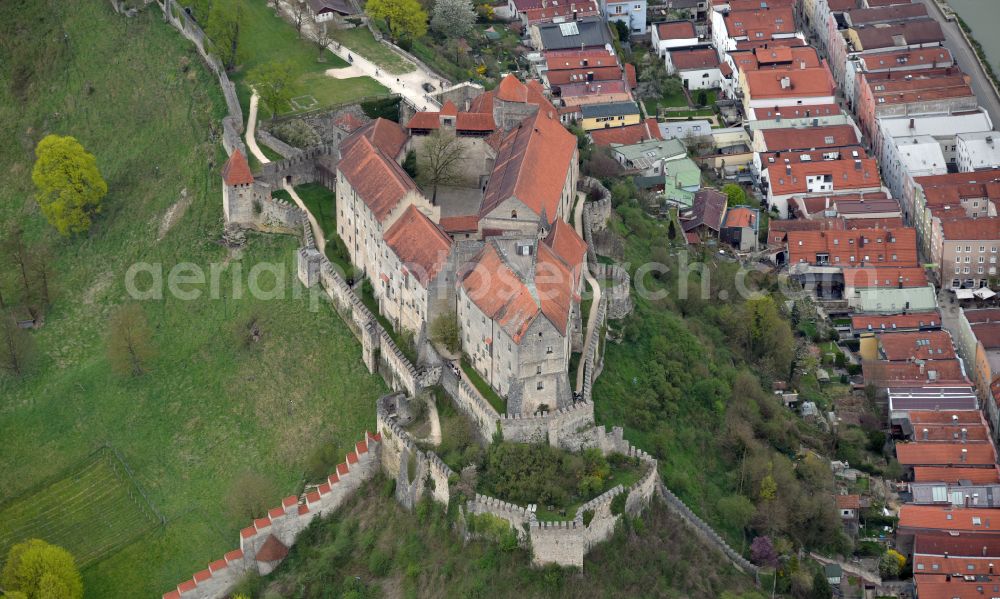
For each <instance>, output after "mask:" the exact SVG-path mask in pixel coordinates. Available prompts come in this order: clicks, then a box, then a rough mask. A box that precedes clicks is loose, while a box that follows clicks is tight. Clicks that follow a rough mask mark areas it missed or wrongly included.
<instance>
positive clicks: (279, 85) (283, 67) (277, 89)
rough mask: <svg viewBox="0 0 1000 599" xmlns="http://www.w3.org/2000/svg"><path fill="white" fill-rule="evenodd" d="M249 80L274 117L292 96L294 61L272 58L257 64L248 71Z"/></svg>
mask: <svg viewBox="0 0 1000 599" xmlns="http://www.w3.org/2000/svg"><path fill="white" fill-rule="evenodd" d="M247 81H248V82H249V84H250V87H252V88H253V89H254V91H256V92H257V95H258V96H260V100H261V102H263V103H264V106H267V109H268V110H269V111H270V112H271V118H272V119H273V118H274V117H276V116H277V115H278V113H279V112H280V111H281V110H282V109H284V108H285V107H286V106H287V105H288V101H289V100H291V98H292V82H293V81H294V74H293V72H292V63H291V62H289V61H287V60H272V61H270V62H265V63H263V64H260V65H257V66H256V67H254V68H253V69H251V70H250V72H249V73H247Z"/></svg>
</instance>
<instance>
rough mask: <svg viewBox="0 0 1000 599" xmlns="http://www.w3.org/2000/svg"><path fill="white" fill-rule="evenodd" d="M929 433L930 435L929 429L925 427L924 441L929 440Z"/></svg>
mask: <svg viewBox="0 0 1000 599" xmlns="http://www.w3.org/2000/svg"><path fill="white" fill-rule="evenodd" d="M928 435H929V431H928V430H927V429H926V428H925V429H924V441H928V440H929V439H928V438H927V437H928Z"/></svg>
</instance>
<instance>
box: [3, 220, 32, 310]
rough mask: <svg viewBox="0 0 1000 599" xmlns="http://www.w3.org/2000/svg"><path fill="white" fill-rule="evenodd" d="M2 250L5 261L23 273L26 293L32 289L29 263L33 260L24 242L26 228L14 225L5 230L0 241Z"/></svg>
mask: <svg viewBox="0 0 1000 599" xmlns="http://www.w3.org/2000/svg"><path fill="white" fill-rule="evenodd" d="M0 252H2V254H3V258H4V261H5V262H7V263H8V264H10V265H11V266H13V267H14V269H15V270H17V272H18V273H19V274H20V275H21V283H22V285H23V286H24V293H25V294H28V293H29V292H30V291H31V282H30V278H29V277H28V269H29V264H30V262H31V258H30V252H29V251H28V247H27V246H26V245H25V244H24V230H23V229H21V227H20V225H12V226H11V227H10V228H8V229H7V231H5V232H4V236H3V240H2V241H0Z"/></svg>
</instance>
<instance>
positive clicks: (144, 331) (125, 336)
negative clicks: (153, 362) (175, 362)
mask: <svg viewBox="0 0 1000 599" xmlns="http://www.w3.org/2000/svg"><path fill="white" fill-rule="evenodd" d="M152 337H153V334H152V331H151V330H150V328H149V323H148V322H147V321H146V314H145V312H143V310H142V307H141V306H140V305H139V304H127V305H125V306H122V307H121V308H119V309H118V310H117V311H116V312H115V313H114V315H113V316H112V317H111V321H110V323H109V329H108V359H109V360H110V361H111V367H112V368H114V369H115V370H116V371H117V372H119V373H121V374H130V375H132V376H140V375H142V374H143V373H144V372H146V365H147V363H148V362H149V360H150V359H152V357H153V346H152Z"/></svg>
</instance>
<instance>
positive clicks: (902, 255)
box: [788, 229, 919, 267]
mask: <svg viewBox="0 0 1000 599" xmlns="http://www.w3.org/2000/svg"><path fill="white" fill-rule="evenodd" d="M817 254H827V255H828V261H829V264H831V265H833V266H843V267H850V266H861V265H862V264H863V265H865V266H866V267H873V266H876V267H881V266H895V267H915V266H918V264H919V263H918V261H917V234H916V231H915V230H914V229H894V230H880V229H856V230H850V231H831V230H827V231H822V230H820V231H816V230H812V231H808V230H807V231H789V232H788V256H789V257H788V261H789V264H796V263H800V262H804V263H809V264H814V263H816V255H817Z"/></svg>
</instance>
